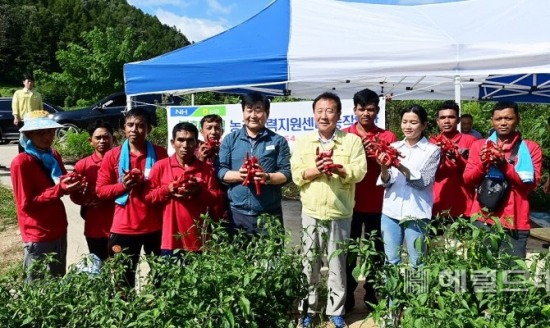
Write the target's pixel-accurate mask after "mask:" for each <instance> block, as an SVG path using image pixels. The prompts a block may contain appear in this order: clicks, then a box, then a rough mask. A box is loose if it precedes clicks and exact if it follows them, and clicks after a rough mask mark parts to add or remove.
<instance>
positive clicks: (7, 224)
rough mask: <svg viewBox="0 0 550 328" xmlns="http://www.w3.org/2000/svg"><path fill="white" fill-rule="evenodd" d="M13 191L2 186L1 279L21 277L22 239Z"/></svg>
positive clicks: (0, 229) (0, 224)
mask: <svg viewBox="0 0 550 328" xmlns="http://www.w3.org/2000/svg"><path fill="white" fill-rule="evenodd" d="M16 226H17V214H16V211H15V203H14V200H13V191H12V190H11V189H10V188H8V187H6V186H3V185H1V184H0V277H6V276H14V277H21V276H22V271H21V265H20V262H21V253H22V252H21V237H19V236H18V235H16V231H17V228H16Z"/></svg>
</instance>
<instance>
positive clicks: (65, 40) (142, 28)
mask: <svg viewBox="0 0 550 328" xmlns="http://www.w3.org/2000/svg"><path fill="white" fill-rule="evenodd" d="M187 44H189V41H188V40H187V38H186V37H185V36H184V35H182V34H181V33H179V32H178V31H177V30H176V29H175V28H173V27H168V26H166V25H162V24H161V23H160V21H159V20H158V19H157V18H156V17H154V16H151V15H148V14H145V13H143V12H142V11H141V10H139V9H137V8H135V7H132V6H130V5H128V4H127V2H126V1H125V0H0V82H1V83H16V84H19V83H20V77H21V74H22V73H23V72H26V71H30V72H35V74H36V75H38V76H36V77H37V79H38V80H39V86H41V87H40V88H41V91H42V92H43V93H45V95H46V96H47V97H48V98H50V99H49V100H50V101H52V102H55V103H60V104H61V105H74V104H75V103H76V101H77V100H79V99H83V100H89V99H93V98H94V97H96V96H97V94H98V93H99V94H104V93H106V92H107V93H108V92H110V91H114V89H119V90H120V88H121V83H122V67H121V63H122V64H123V63H124V62H125V61H131V60H141V59H147V58H151V57H154V56H156V55H159V54H162V53H165V52H167V51H170V50H173V49H176V48H179V47H182V46H184V45H187ZM94 47H95V48H94ZM98 47H99V48H98ZM109 51H111V52H118V53H111V54H106V57H107V59H106V60H105V58H102V60H103V63H100V62H99V58H98V57H105V56H104V55H105V52H109ZM74 56H76V58H75V57H74ZM83 56H84V57H83ZM86 56H88V57H89V58H88V57H86ZM75 60H79V61H81V63H80V65H75V63H74V61H75ZM105 61H108V63H106V62H105ZM98 65H99V66H100V67H99V68H97V67H96V66H98ZM106 73H108V75H109V76H105V74H106ZM74 75H81V77H80V78H84V77H86V78H88V76H93V77H94V78H95V80H94V78H92V79H91V80H90V79H88V83H87V84H90V83H94V86H93V87H92V89H95V90H90V92H84V86H83V85H79V83H80V82H79V81H75V80H74V78H73V76H74ZM83 75H84V76H83ZM98 83H99V84H100V85H98V87H96V86H95V85H97V84H98ZM101 84H103V85H101ZM53 89H56V92H55V93H54V92H53ZM108 89H112V90H108ZM76 95H78V96H76Z"/></svg>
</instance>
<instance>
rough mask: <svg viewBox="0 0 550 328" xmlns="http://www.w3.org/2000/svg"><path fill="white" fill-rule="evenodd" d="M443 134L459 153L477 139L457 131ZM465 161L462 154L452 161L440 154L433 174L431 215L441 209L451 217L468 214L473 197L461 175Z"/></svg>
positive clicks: (471, 190)
mask: <svg viewBox="0 0 550 328" xmlns="http://www.w3.org/2000/svg"><path fill="white" fill-rule="evenodd" d="M445 136H446V137H447V138H448V139H450V140H451V141H452V142H453V143H454V144H455V145H457V146H458V150H459V153H460V152H461V151H462V150H465V149H468V150H469V149H470V147H471V146H472V144H473V143H474V142H475V141H476V140H477V139H476V138H475V137H474V136H471V135H468V134H462V133H460V132H458V131H455V132H454V133H452V134H450V135H445ZM430 142H431V143H434V144H435V140H434V139H433V138H430ZM466 162H467V159H466V158H464V157H462V156H459V157H458V158H456V159H455V162H453V161H451V160H450V159H448V158H447V156H444V155H443V154H442V155H441V162H440V163H439V167H438V169H437V173H436V174H435V183H434V193H433V195H434V205H433V210H432V215H433V216H436V215H437V214H438V213H441V212H442V211H449V213H450V215H451V216H452V217H459V216H460V215H468V213H469V211H470V206H471V205H472V199H473V197H474V188H472V187H470V186H466V184H465V183H464V179H463V177H462V176H463V174H464V169H465V168H466Z"/></svg>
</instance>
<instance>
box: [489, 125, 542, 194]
mask: <svg viewBox="0 0 550 328" xmlns="http://www.w3.org/2000/svg"><path fill="white" fill-rule="evenodd" d="M487 140H491V141H492V142H494V143H496V142H497V134H496V132H493V133H491V135H490V136H489V138H488V139H487ZM520 142H521V143H520V145H519V149H518V154H517V156H516V165H515V166H514V169H515V170H516V173H517V174H518V175H519V177H520V179H521V181H523V182H524V183H533V182H534V181H535V167H534V165H533V160H532V159H531V153H529V149H528V148H527V145H526V144H525V141H524V140H523V139H520ZM487 176H488V177H490V178H496V179H499V178H502V179H504V174H503V173H502V172H501V171H500V170H499V169H497V168H496V167H494V166H493V165H492V166H491V169H490V170H489V173H487Z"/></svg>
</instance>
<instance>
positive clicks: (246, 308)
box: [239, 296, 250, 315]
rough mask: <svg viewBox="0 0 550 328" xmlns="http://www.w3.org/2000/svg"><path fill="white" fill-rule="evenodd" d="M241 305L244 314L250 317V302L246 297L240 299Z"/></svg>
mask: <svg viewBox="0 0 550 328" xmlns="http://www.w3.org/2000/svg"><path fill="white" fill-rule="evenodd" d="M239 304H240V305H241V309H243V312H244V313H245V314H247V315H250V301H249V300H248V298H246V297H245V296H241V297H240V298H239Z"/></svg>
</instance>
